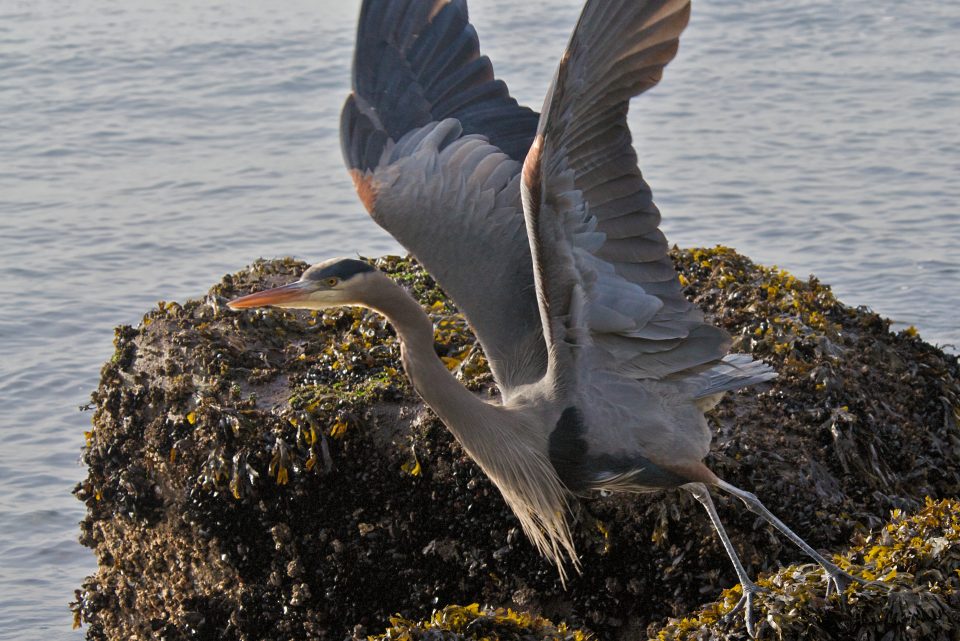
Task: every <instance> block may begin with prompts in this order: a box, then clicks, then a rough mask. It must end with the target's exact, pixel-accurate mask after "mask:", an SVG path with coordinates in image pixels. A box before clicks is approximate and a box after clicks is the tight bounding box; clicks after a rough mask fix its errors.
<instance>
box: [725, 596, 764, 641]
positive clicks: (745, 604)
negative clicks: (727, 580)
mask: <svg viewBox="0 0 960 641" xmlns="http://www.w3.org/2000/svg"><path fill="white" fill-rule="evenodd" d="M740 588H741V590H742V591H743V596H741V597H740V600H739V601H737V604H736V605H735V606H733V608H732V609H731V610H730V611H729V612H727V613H726V614H725V615H724V616H723V622H724V623H725V624H727V625H730V624H731V623H733V619H734V615H736V614H737V612H739V611H740V610H743V620H744V623H746V626H747V634H749V635H750V638H751V639H753V638H756V636H757V626H756V623H754V620H753V597H754V595H756V594H759V593H760V592H766V590H764V589H763V588H761V587H760V586H759V585H757V584H756V583H741V584H740Z"/></svg>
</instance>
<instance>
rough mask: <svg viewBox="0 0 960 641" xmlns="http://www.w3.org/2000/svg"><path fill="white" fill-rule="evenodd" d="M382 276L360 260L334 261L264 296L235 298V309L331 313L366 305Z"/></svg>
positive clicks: (339, 259)
mask: <svg viewBox="0 0 960 641" xmlns="http://www.w3.org/2000/svg"><path fill="white" fill-rule="evenodd" d="M377 276H381V278H382V275H381V274H380V272H378V271H377V270H376V269H375V268H374V267H373V266H372V265H370V264H369V263H366V262H364V261H362V260H357V259H356V258H333V259H331V260H327V261H324V262H322V263H317V264H316V265H314V266H312V267H310V268H309V269H308V270H307V271H305V272H304V273H303V276H301V277H300V280H298V281H296V282H293V283H290V284H289V285H283V286H281V287H274V288H273V289H267V290H264V291H262V292H257V293H255V294H250V295H248V296H241V297H240V298H235V299H233V300H232V301H230V302H229V303H227V305H228V306H229V307H230V308H231V309H247V308H250V307H266V306H268V305H269V306H272V307H284V308H288V309H328V308H330V307H340V306H344V305H362V304H363V302H364V299H365V296H364V293H365V292H366V291H367V290H368V289H369V288H370V286H371V285H372V284H373V283H372V282H371V281H374V280H375V279H376V277H377Z"/></svg>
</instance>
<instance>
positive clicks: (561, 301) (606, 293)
mask: <svg viewBox="0 0 960 641" xmlns="http://www.w3.org/2000/svg"><path fill="white" fill-rule="evenodd" d="M689 12H690V2H689V0H646V1H643V0H589V1H588V2H587V6H586V7H585V8H584V11H583V14H582V16H581V18H580V21H579V23H578V24H577V28H576V30H575V31H574V35H573V38H572V39H571V41H570V45H569V47H568V49H567V51H566V53H565V54H564V56H563V58H562V60H561V62H560V67H559V69H558V71H557V74H556V77H555V79H554V84H553V86H552V88H551V91H550V92H548V94H547V98H546V101H545V103H544V108H543V115H542V116H541V118H540V124H539V128H538V131H537V137H536V139H535V141H534V143H533V146H532V149H531V151H530V153H529V154H528V155H527V158H526V160H525V162H524V168H523V198H524V209H525V212H526V223H527V230H528V234H529V235H530V241H531V248H532V252H533V259H534V265H535V267H534V271H535V278H536V284H537V289H538V294H539V299H540V313H541V317H542V322H543V326H544V330H545V333H546V340H547V344H548V345H549V346H550V348H551V349H550V350H549V351H550V359H551V362H550V366H551V371H552V372H553V373H554V375H555V376H556V377H557V378H558V379H563V377H571V376H576V371H577V368H575V367H570V365H571V364H572V363H571V362H570V359H576V358H579V357H580V355H582V354H585V353H589V354H591V355H592V358H594V359H596V358H599V359H601V361H602V364H603V366H604V367H605V368H608V369H610V370H613V371H615V372H617V373H619V374H623V375H627V376H629V377H631V378H638V379H643V378H652V379H662V378H666V377H673V376H681V375H684V374H687V373H690V372H692V371H696V370H697V369H698V368H702V367H703V366H705V365H706V364H708V363H712V362H714V361H716V360H718V359H721V358H722V357H723V356H724V355H725V354H726V353H727V349H728V347H729V339H728V336H727V335H726V333H725V332H723V331H722V330H720V329H718V328H716V327H713V326H712V325H709V324H706V323H704V322H703V315H702V313H701V312H700V310H699V309H697V308H696V307H695V306H694V305H692V304H691V303H689V302H688V301H687V300H686V299H685V298H684V297H683V294H682V292H681V286H680V283H679V280H678V278H677V275H676V272H675V270H674V267H673V264H672V262H671V260H670V258H669V256H668V255H667V251H668V247H667V241H666V238H665V237H664V235H663V233H661V232H660V230H659V228H658V227H659V223H660V212H659V211H658V210H657V207H656V205H654V203H653V200H652V196H651V193H650V188H649V187H648V186H647V183H646V182H645V181H644V180H643V177H642V175H641V173H640V170H639V169H638V168H637V156H636V152H635V151H634V149H633V146H632V142H631V136H630V131H629V128H628V127H627V109H628V106H629V100H630V98H631V97H633V96H636V95H638V94H640V93H642V92H644V91H646V90H647V89H649V88H650V87H653V86H654V85H656V84H657V82H659V80H660V77H661V75H662V73H663V68H664V66H665V65H666V64H667V63H668V62H670V60H672V59H673V57H674V55H675V54H676V51H677V47H678V44H679V36H680V33H681V32H682V31H683V29H684V27H685V26H686V24H687V21H688V19H689ZM566 345H579V346H580V347H581V348H584V347H596V348H600V349H599V350H597V349H588V350H584V349H565V348H564V347H565V346H566ZM594 362H595V361H594ZM561 382H562V381H561ZM571 382H572V381H571Z"/></svg>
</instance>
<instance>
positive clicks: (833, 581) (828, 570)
mask: <svg viewBox="0 0 960 641" xmlns="http://www.w3.org/2000/svg"><path fill="white" fill-rule="evenodd" d="M822 567H823V576H824V578H825V579H826V580H827V598H828V599H829V598H830V595H831V594H833V593H836V594H837V596H838V597H839V598H840V600H841V601H842V600H843V594H844V592H846V590H847V588H848V587H850V585H851V584H852V583H859V584H860V585H867V583H869V582H868V581H866V580H865V579H861V578H859V577H856V576H853V575H852V574H850V573H848V572H844V571H843V570H841V569H840V568H838V567H837V566H835V565H834V564H832V563H828V564H827V565H823V566H822Z"/></svg>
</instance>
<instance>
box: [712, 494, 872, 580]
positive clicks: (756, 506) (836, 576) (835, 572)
mask: <svg viewBox="0 0 960 641" xmlns="http://www.w3.org/2000/svg"><path fill="white" fill-rule="evenodd" d="M717 487H719V488H720V489H721V490H724V491H726V492H729V493H730V494H733V495H734V496H735V497H737V498H738V499H740V500H741V501H743V502H744V503H745V504H746V506H747V509H749V510H750V511H751V512H753V513H754V514H757V515H759V516H761V517H763V518H764V519H765V520H766V521H767V522H768V523H770V525H772V526H773V527H775V528H777V529H778V530H780V532H782V533H783V535H784V536H786V537H787V538H788V539H790V540H791V541H793V542H794V543H795V544H796V545H797V547H799V548H800V549H801V550H803V551H804V552H806V553H807V555H808V556H810V558H812V559H813V560H814V561H816V562H817V563H819V564H820V567H822V568H823V571H824V572H825V573H826V577H827V596H830V591H831V589H836V591H837V593H838V594H840V595H841V596H842V595H843V591H844V590H845V589H846V588H847V586H848V585H850V584H851V583H853V582H854V581H857V582H861V581H860V579H857V578H856V577H854V576H851V575H849V574H847V573H846V572H844V571H843V570H841V569H840V568H838V567H837V566H836V565H834V564H833V563H831V562H830V561H828V560H827V559H825V558H824V557H823V556H821V555H820V553H819V552H817V551H816V550H814V549H813V548H812V547H810V545H809V544H807V542H806V541H804V540H803V539H801V538H800V536H799V535H797V534H796V533H794V531H793V530H791V529H790V528H788V527H787V526H786V524H784V522H783V521H781V520H780V519H778V518H777V517H776V516H774V514H773V512H771V511H770V510H768V509H767V508H766V507H765V506H764V505H763V503H761V502H760V499H758V498H757V497H756V496H754V495H753V494H751V493H750V492H747V491H745V490H741V489H740V488H738V487H736V486H734V485H730V484H729V483H727V482H726V481H721V480H719V479H718V481H717Z"/></svg>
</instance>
